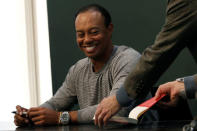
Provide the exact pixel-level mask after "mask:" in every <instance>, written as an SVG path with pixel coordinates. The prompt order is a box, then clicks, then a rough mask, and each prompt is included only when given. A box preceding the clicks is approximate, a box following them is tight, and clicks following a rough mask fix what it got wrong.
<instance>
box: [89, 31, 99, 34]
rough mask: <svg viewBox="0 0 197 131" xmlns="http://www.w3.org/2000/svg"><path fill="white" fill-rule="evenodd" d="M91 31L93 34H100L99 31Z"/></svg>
mask: <svg viewBox="0 0 197 131" xmlns="http://www.w3.org/2000/svg"><path fill="white" fill-rule="evenodd" d="M91 33H92V34H98V33H99V31H92V32H91Z"/></svg>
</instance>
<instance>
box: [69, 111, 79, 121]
mask: <svg viewBox="0 0 197 131" xmlns="http://www.w3.org/2000/svg"><path fill="white" fill-rule="evenodd" d="M69 115H70V121H71V122H72V123H77V121H78V120H77V115H78V112H77V111H70V112H69Z"/></svg>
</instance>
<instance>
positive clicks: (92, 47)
mask: <svg viewBox="0 0 197 131" xmlns="http://www.w3.org/2000/svg"><path fill="white" fill-rule="evenodd" d="M95 47H96V46H91V47H85V48H86V50H87V51H92V50H93V49H94V48H95Z"/></svg>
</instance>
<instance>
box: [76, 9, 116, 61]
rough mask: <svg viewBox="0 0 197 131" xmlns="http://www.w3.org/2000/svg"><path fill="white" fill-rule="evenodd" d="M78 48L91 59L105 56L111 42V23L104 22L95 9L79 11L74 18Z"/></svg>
mask: <svg viewBox="0 0 197 131" xmlns="http://www.w3.org/2000/svg"><path fill="white" fill-rule="evenodd" d="M75 28H76V38H77V43H78V46H79V48H80V49H81V50H82V51H83V52H84V53H85V55H86V56H87V57H89V58H91V59H95V60H96V59H99V58H101V57H105V56H106V53H108V49H109V48H110V46H112V44H111V34H112V30H113V25H112V24H110V25H109V26H108V27H106V26H105V24H104V16H102V15H101V13H100V12H97V11H86V12H83V13H80V14H79V15H78V16H77V18H76V20H75Z"/></svg>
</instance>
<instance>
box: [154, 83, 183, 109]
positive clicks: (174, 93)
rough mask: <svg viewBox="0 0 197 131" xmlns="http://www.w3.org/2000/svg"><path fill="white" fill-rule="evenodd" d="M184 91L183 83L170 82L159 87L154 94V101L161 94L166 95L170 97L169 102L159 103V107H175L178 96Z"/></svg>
mask: <svg viewBox="0 0 197 131" xmlns="http://www.w3.org/2000/svg"><path fill="white" fill-rule="evenodd" d="M184 91H185V87H184V83H182V82H178V81H172V82H168V83H165V84H162V85H160V86H159V88H158V90H157V92H156V93H155V97H156V99H157V98H158V97H159V96H160V95H161V94H167V95H169V96H170V101H169V102H160V105H164V106H168V107H169V106H176V104H177V103H178V99H179V95H180V94H181V92H184Z"/></svg>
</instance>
